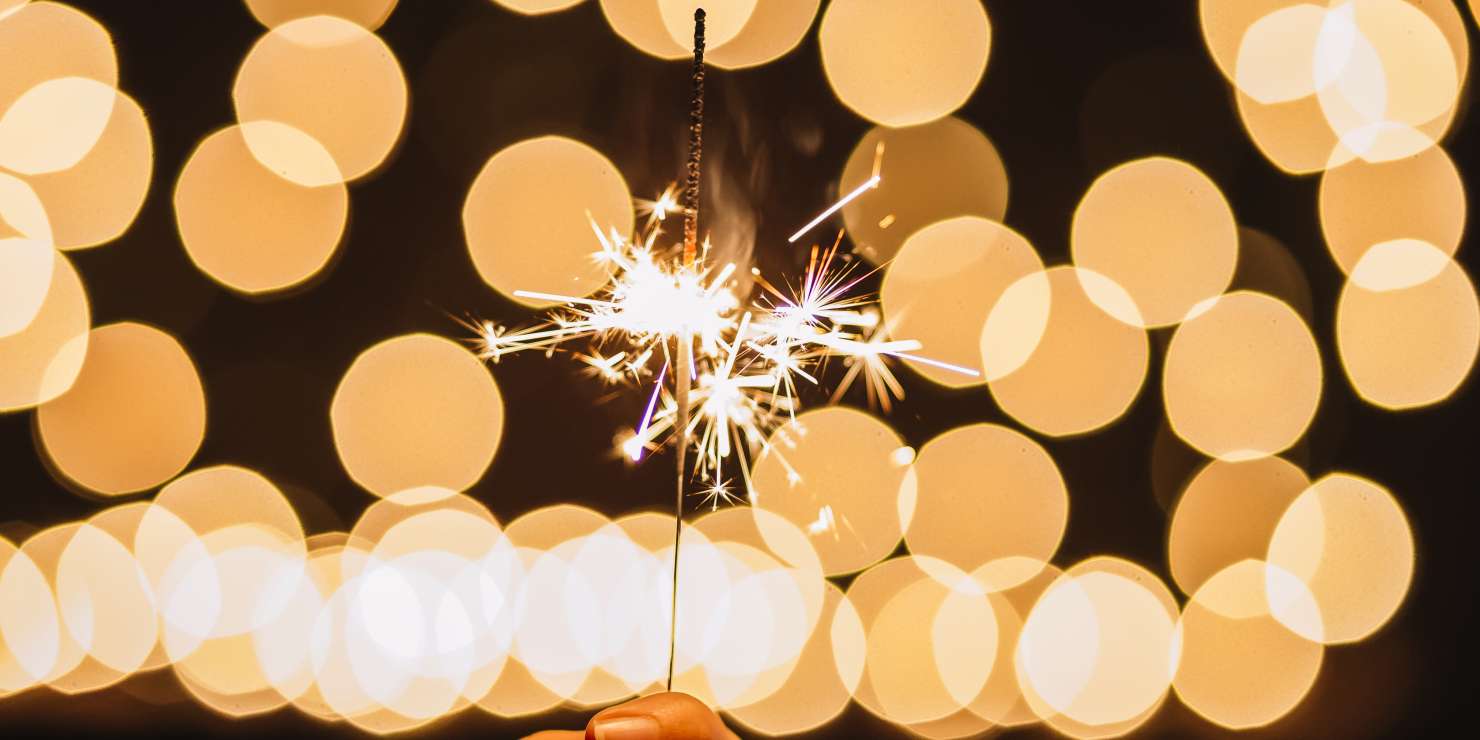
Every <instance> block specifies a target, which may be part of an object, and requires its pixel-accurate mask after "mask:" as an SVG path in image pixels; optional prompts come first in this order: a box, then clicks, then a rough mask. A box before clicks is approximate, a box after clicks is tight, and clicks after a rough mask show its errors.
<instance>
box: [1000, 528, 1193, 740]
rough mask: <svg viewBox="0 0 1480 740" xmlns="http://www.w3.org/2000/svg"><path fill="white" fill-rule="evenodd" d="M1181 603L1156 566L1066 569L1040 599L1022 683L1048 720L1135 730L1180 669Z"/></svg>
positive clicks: (1064, 728)
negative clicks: (1154, 571)
mask: <svg viewBox="0 0 1480 740" xmlns="http://www.w3.org/2000/svg"><path fill="white" fill-rule="evenodd" d="M1176 620H1177V607H1176V602H1175V601H1173V599H1172V595H1171V593H1170V592H1168V591H1167V589H1166V586H1164V585H1162V583H1161V582H1160V581H1159V580H1158V579H1157V578H1156V576H1154V575H1152V574H1151V573H1150V572H1149V571H1146V570H1145V569H1143V568H1141V567H1140V566H1137V565H1134V564H1132V563H1130V562H1128V561H1124V560H1119V559H1115V558H1108V557H1099V558H1091V559H1089V560H1086V561H1083V562H1081V563H1079V564H1076V565H1075V566H1073V567H1071V568H1069V569H1068V570H1066V571H1064V573H1063V575H1061V576H1060V577H1059V578H1058V580H1056V581H1055V582H1054V583H1053V585H1051V586H1050V587H1049V588H1048V590H1047V591H1045V592H1044V593H1043V595H1042V596H1041V597H1040V598H1039V599H1038V602H1037V603H1036V604H1035V605H1034V606H1033V609H1032V611H1031V612H1029V613H1028V616H1027V618H1026V619H1025V620H1024V621H1023V631H1022V634H1021V636H1020V637H1019V639H1018V646H1017V655H1016V663H1017V673H1018V683H1019V686H1021V687H1022V690H1023V694H1024V696H1025V697H1026V698H1027V700H1028V702H1029V704H1030V706H1033V707H1034V709H1035V711H1037V712H1038V713H1039V714H1040V716H1042V717H1043V718H1044V719H1045V721H1047V722H1048V723H1049V724H1050V725H1052V726H1053V727H1054V728H1055V729H1058V730H1060V731H1061V732H1066V734H1070V735H1080V736H1082V735H1084V734H1087V733H1082V732H1077V731H1075V730H1076V729H1077V728H1076V725H1086V726H1088V727H1089V728H1102V727H1105V726H1113V727H1114V732H1115V733H1116V734H1120V733H1124V732H1127V731H1129V730H1130V729H1132V728H1133V727H1134V724H1129V723H1139V721H1142V720H1143V719H1144V718H1145V717H1146V716H1147V713H1148V711H1150V710H1153V709H1154V708H1155V707H1156V706H1157V705H1158V704H1159V703H1160V702H1161V701H1162V699H1163V697H1164V696H1165V694H1166V692H1167V690H1168V689H1169V688H1170V686H1171V680H1172V673H1171V672H1172V671H1173V670H1175V668H1176V664H1177V659H1176V653H1175V650H1176V646H1175V632H1176V630H1175V627H1176Z"/></svg>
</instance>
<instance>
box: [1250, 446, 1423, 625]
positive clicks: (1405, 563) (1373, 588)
mask: <svg viewBox="0 0 1480 740" xmlns="http://www.w3.org/2000/svg"><path fill="white" fill-rule="evenodd" d="M1413 550H1414V547H1413V531H1412V530H1411V529H1410V527H1409V524H1408V518H1407V517H1406V516H1405V515H1404V514H1403V508H1402V506H1401V505H1399V503H1398V502H1397V500H1396V499H1395V498H1394V497H1393V495H1392V494H1391V493H1389V492H1388V491H1387V490H1385V489H1383V488H1382V487H1381V486H1379V485H1377V484H1376V483H1373V482H1372V481H1370V480H1367V479H1365V478H1359V477H1357V476H1354V475H1349V474H1346V473H1333V474H1331V475H1328V476H1326V477H1324V478H1321V479H1320V480H1318V481H1316V482H1315V483H1313V484H1311V486H1310V488H1308V489H1306V490H1305V492H1304V493H1302V494H1300V496H1299V498H1296V499H1295V501H1294V502H1293V503H1291V504H1290V507H1289V508H1288V509H1287V510H1286V511H1285V513H1284V516H1283V517H1281V518H1280V522H1279V525H1278V526H1276V527H1275V530H1274V535H1273V536H1272V537H1271V538H1270V541H1269V551H1268V553H1269V554H1268V555H1267V556H1266V560H1267V561H1268V563H1269V564H1270V565H1271V566H1274V567H1275V568H1276V569H1278V570H1279V571H1283V572H1285V573H1288V574H1290V575H1292V576H1293V577H1294V578H1295V579H1298V582H1299V584H1303V585H1304V586H1305V587H1306V588H1308V589H1309V593H1310V595H1311V596H1313V597H1314V601H1315V611H1316V612H1317V613H1316V615H1315V616H1316V617H1317V618H1318V619H1311V618H1309V617H1310V612H1311V610H1310V609H1309V608H1306V607H1304V606H1303V605H1302V604H1301V603H1300V602H1299V601H1296V600H1293V599H1291V598H1290V597H1289V596H1288V595H1287V594H1282V593H1279V592H1278V591H1275V590H1274V589H1273V588H1271V591H1272V593H1271V596H1270V604H1271V607H1272V612H1273V613H1274V615H1275V618H1276V619H1279V620H1280V622H1281V623H1283V624H1284V625H1285V626H1286V627H1289V628H1290V629H1291V630H1293V631H1294V632H1296V633H1297V634H1299V635H1301V636H1302V637H1304V638H1305V639H1307V640H1313V641H1317V642H1323V643H1325V644H1328V645H1329V644H1334V643H1346V642H1355V641H1357V640H1360V639H1363V638H1365V637H1367V636H1368V635H1370V634H1372V633H1373V632H1375V631H1377V629H1378V628H1379V627H1381V626H1382V625H1383V624H1385V623H1386V622H1387V621H1388V619H1390V618H1391V617H1392V616H1393V613H1394V612H1396V611H1397V610H1398V607H1399V606H1400V605H1401V604H1402V603H1403V597H1404V595H1405V594H1407V593H1408V586H1409V584H1410V582H1411V581H1412V580H1413V556H1414V552H1413ZM1286 590H1288V589H1286ZM1297 607H1299V608H1297Z"/></svg>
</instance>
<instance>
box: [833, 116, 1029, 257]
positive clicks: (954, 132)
mask: <svg viewBox="0 0 1480 740" xmlns="http://www.w3.org/2000/svg"><path fill="white" fill-rule="evenodd" d="M880 147H883V154H884V156H883V158H882V159H880V158H879V153H880ZM876 167H877V171H876ZM876 174H877V175H879V176H880V177H881V180H880V182H879V184H878V186H877V187H875V188H873V189H871V190H868V191H866V192H865V193H864V195H863V196H861V197H859V198H857V199H855V200H853V201H852V202H850V203H848V204H847V205H845V206H843V223H844V225H845V226H847V229H848V236H849V238H851V239H852V240H853V244H854V248H855V250H856V251H857V252H858V254H861V255H863V257H864V258H865V259H867V260H868V261H870V262H872V263H874V264H876V265H883V264H887V263H888V262H889V261H890V260H892V259H894V256H895V254H896V253H897V252H898V251H899V248H900V246H901V245H903V244H904V241H905V239H907V238H909V236H910V235H911V234H914V233H916V232H917V231H919V230H921V229H923V228H925V227H927V226H929V225H931V224H933V223H936V222H937V221H943V220H945V219H949V218H953V217H956V216H979V217H981V218H985V219H987V220H990V221H997V222H998V223H1001V222H1002V220H1003V218H1004V217H1005V216H1006V214H1007V189H1008V188H1007V170H1006V168H1005V167H1004V166H1003V164H1002V156H1001V155H1000V154H998V153H997V149H996V147H994V146H992V142H991V141H990V140H988V139H987V137H986V136H985V135H983V134H982V132H981V131H979V130H978V129H977V128H976V127H975V126H973V125H971V124H970V123H968V122H966V121H963V120H961V119H959V118H956V117H954V116H951V117H947V118H943V119H941V120H939V121H935V122H933V123H927V124H925V125H922V126H910V127H908V128H899V129H895V128H887V127H882V126H880V127H875V128H873V129H871V130H870V131H869V132H868V133H867V134H864V136H863V138H862V139H859V140H858V144H857V145H855V146H854V147H853V152H852V153H851V154H849V155H848V161H847V162H846V163H845V164H844V165H843V172H842V174H840V175H839V176H838V192H839V193H850V192H852V191H854V190H855V189H857V188H858V187H860V186H862V185H863V184H864V183H866V182H867V181H868V180H869V178H871V177H873V176H874V175H876Z"/></svg>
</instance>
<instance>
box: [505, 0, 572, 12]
mask: <svg viewBox="0 0 1480 740" xmlns="http://www.w3.org/2000/svg"><path fill="white" fill-rule="evenodd" d="M493 2H495V3H497V4H499V5H501V6H503V7H505V8H508V9H509V10H512V11H514V12H515V13H523V14H524V15H541V14H544V13H554V12H557V11H561V10H565V9H566V8H571V7H574V6H576V5H579V4H580V3H581V2H582V0H493Z"/></svg>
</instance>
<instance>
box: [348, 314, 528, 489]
mask: <svg viewBox="0 0 1480 740" xmlns="http://www.w3.org/2000/svg"><path fill="white" fill-rule="evenodd" d="M503 416H504V414H503V399H502V397H501V396H500V395H499V390H498V386H497V385H496V384H494V382H493V376H491V375H490V374H489V373H488V370H487V369H486V368H484V367H483V364H482V363H481V362H479V361H478V358H477V357H476V356H474V355H473V353H472V352H469V351H468V350H467V349H466V348H464V347H462V346H461V345H459V344H458V343H456V342H453V341H451V340H449V339H443V338H441V337H437V336H433V335H431V334H408V335H404V336H400V337H396V338H394V339H388V340H386V341H384V342H381V343H379V344H377V345H375V346H373V347H371V348H370V349H367V350H365V351H364V352H363V353H361V354H360V356H359V357H357V358H355V361H354V363H353V364H351V365H350V367H349V369H348V370H346V371H345V373H344V378H343V379H342V380H341V381H340V383H339V388H338V389H336V390H335V392H334V401H333V403H332V405H331V406H330V408H329V419H330V421H331V422H332V423H333V426H334V447H335V449H336V450H337V451H338V453H339V459H340V461H341V462H343V463H344V468H345V470H346V471H347V472H348V473H349V475H350V477H351V478H353V479H354V480H355V482H356V483H359V484H360V486H362V487H363V488H365V489H366V490H368V491H370V492H371V493H373V494H375V495H378V496H387V495H390V494H392V493H396V492H398V491H404V490H406V489H408V488H415V487H418V486H441V487H444V488H450V489H452V490H455V491H461V490H464V489H466V488H468V487H469V486H472V485H473V484H474V483H476V482H477V481H478V479H479V478H481V477H483V471H485V470H487V469H488V465H489V463H491V462H492V461H493V453H494V451H495V450H496V449H498V443H499V438H500V437H501V436H502V435H503V426H504V424H503Z"/></svg>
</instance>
